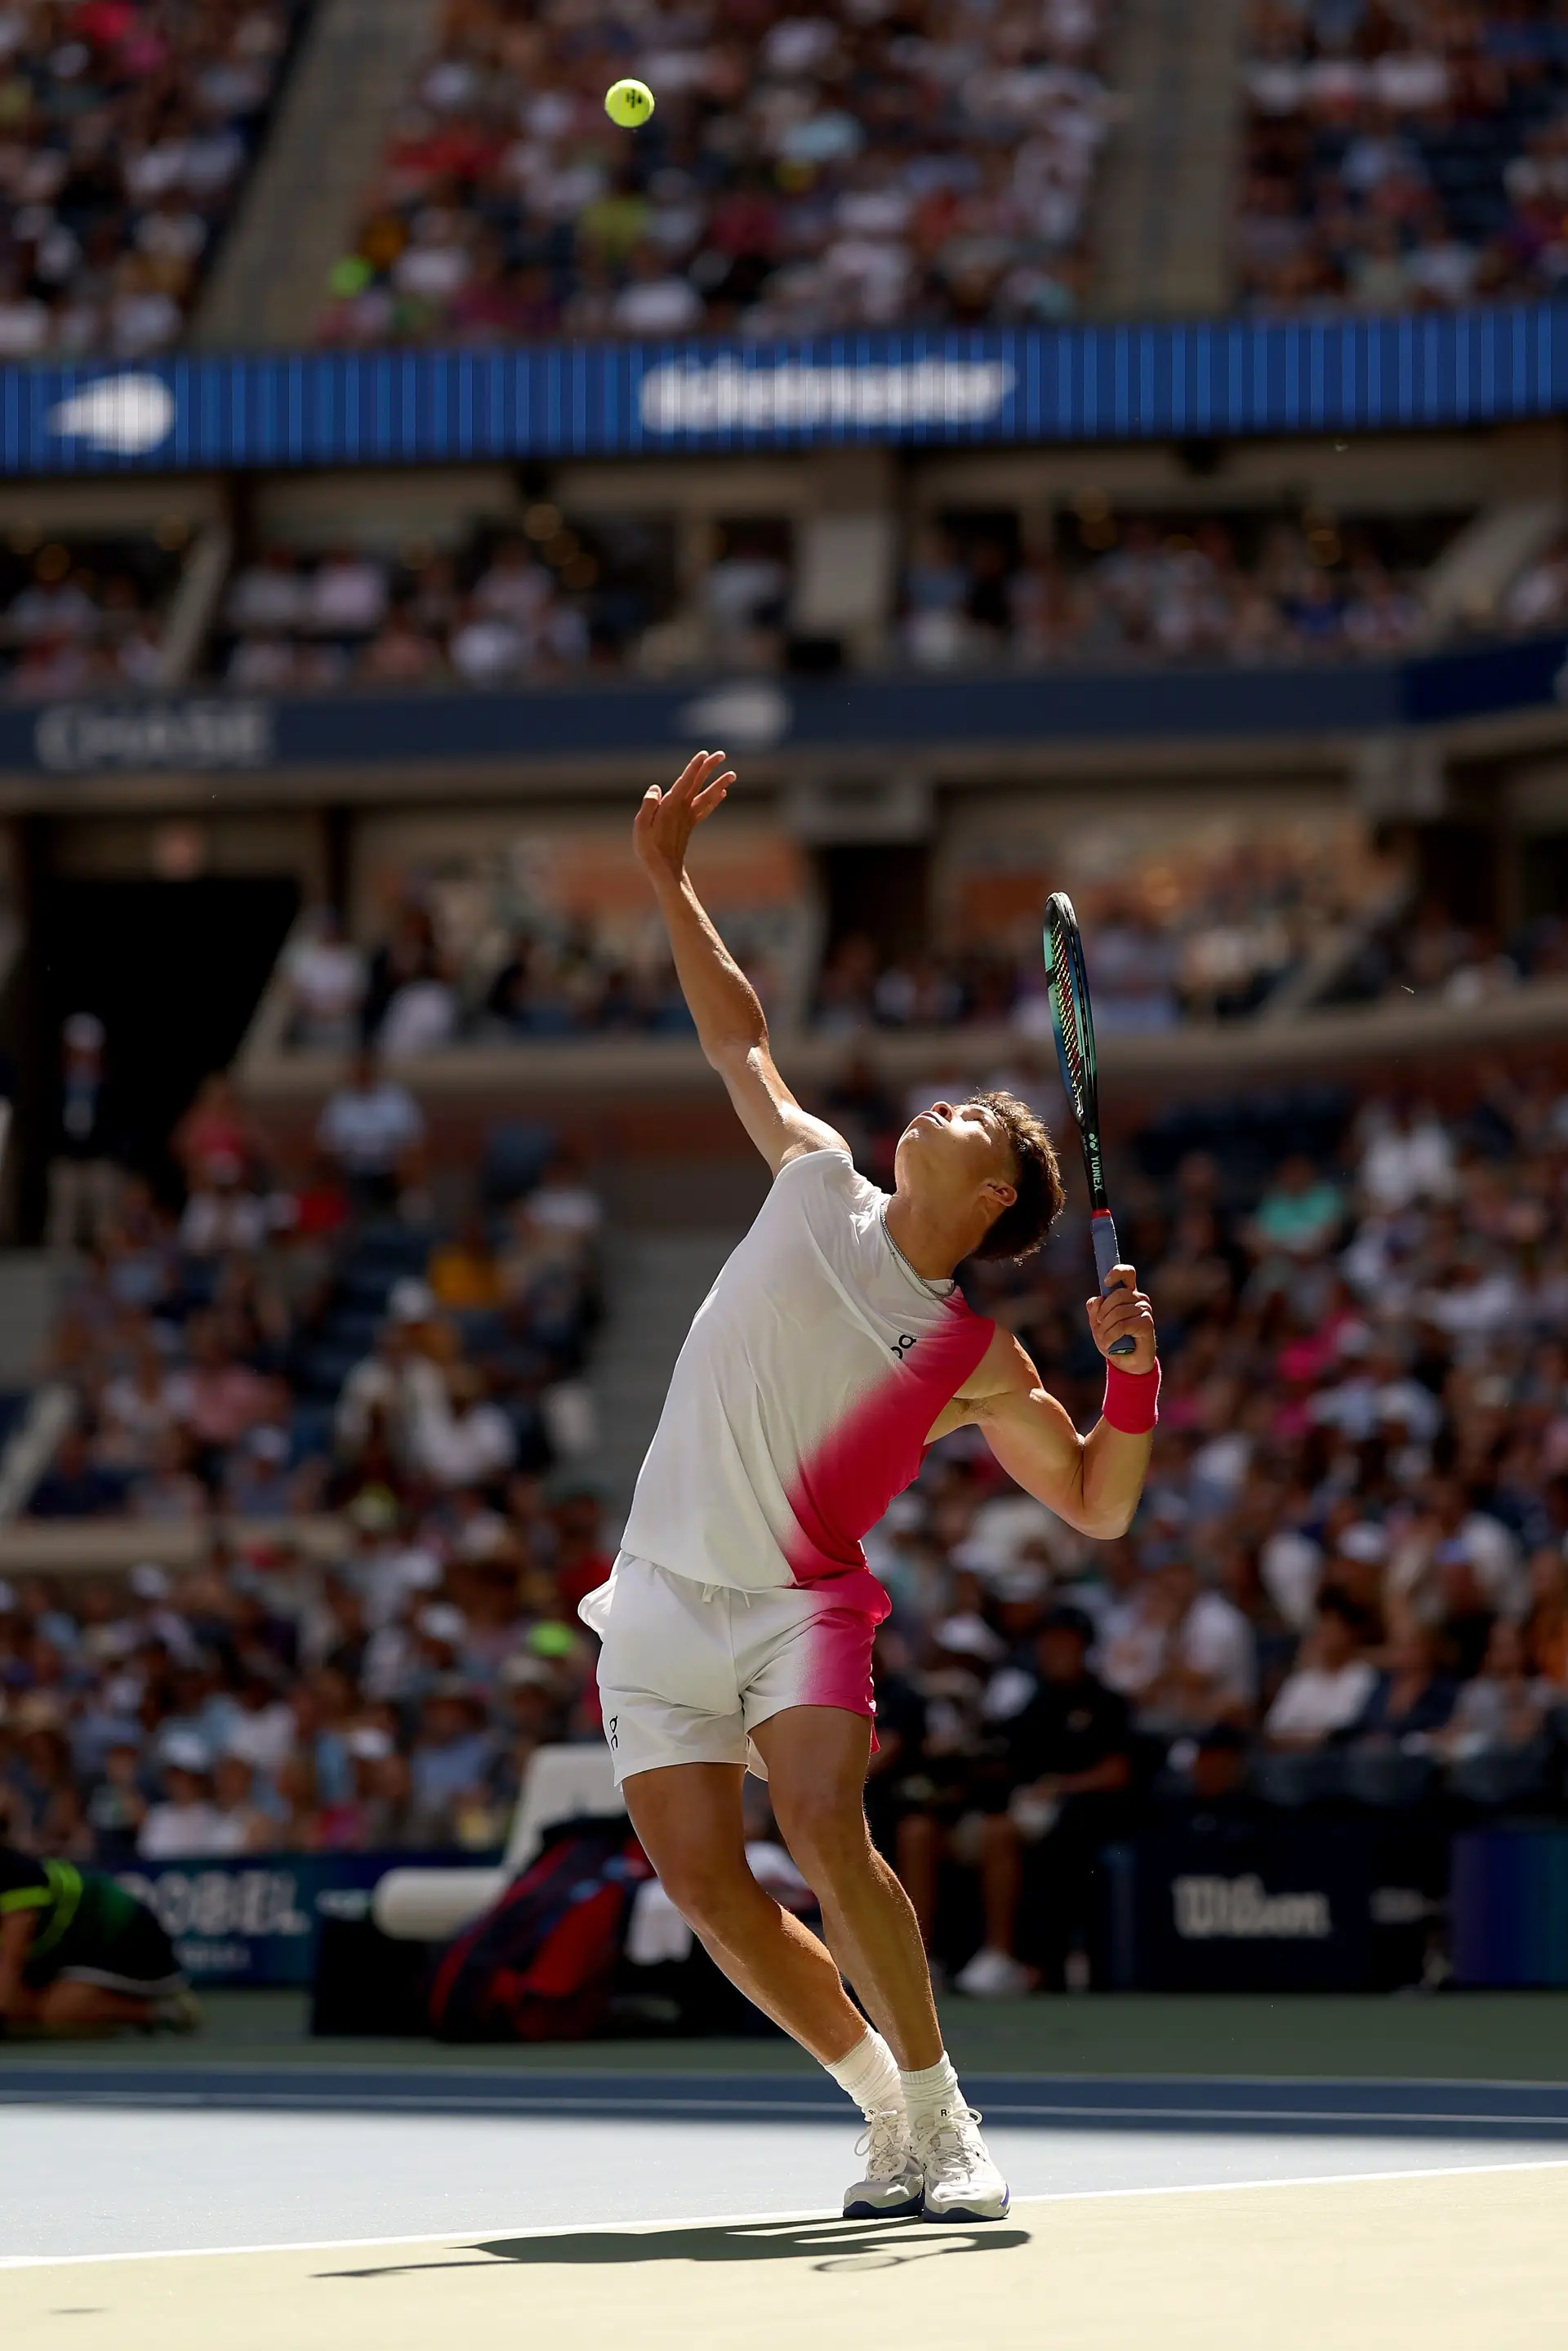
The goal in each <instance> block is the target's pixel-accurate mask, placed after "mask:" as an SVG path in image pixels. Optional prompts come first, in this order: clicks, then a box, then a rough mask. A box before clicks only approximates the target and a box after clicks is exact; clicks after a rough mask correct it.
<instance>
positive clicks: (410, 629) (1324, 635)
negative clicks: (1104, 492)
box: [210, 494, 1558, 693]
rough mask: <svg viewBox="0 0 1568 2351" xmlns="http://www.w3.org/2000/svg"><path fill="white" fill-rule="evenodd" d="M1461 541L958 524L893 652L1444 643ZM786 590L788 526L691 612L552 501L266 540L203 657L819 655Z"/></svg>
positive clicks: (921, 567) (1542, 604) (538, 669)
mask: <svg viewBox="0 0 1568 2351" xmlns="http://www.w3.org/2000/svg"><path fill="white" fill-rule="evenodd" d="M1452 527H1453V526H1452V520H1451V518H1448V517H1437V518H1433V519H1432V520H1431V521H1429V522H1427V523H1425V524H1416V525H1414V526H1412V525H1410V524H1405V525H1403V526H1394V525H1387V524H1379V523H1377V522H1375V521H1357V522H1345V521H1341V520H1340V519H1338V518H1336V517H1333V515H1330V514H1328V513H1327V512H1326V511H1323V510H1319V509H1316V508H1312V509H1309V510H1308V511H1307V512H1306V513H1305V514H1304V515H1301V516H1300V517H1292V518H1286V517H1282V516H1273V517H1266V516H1251V517H1232V518H1230V519H1229V520H1228V521H1226V522H1221V521H1218V520H1216V519H1214V518H1212V517H1210V518H1202V517H1199V518H1194V517H1190V516H1182V515H1177V516H1169V515H1167V516H1147V515H1145V516H1140V515H1124V516H1115V515H1113V514H1112V513H1111V511H1110V509H1109V507H1108V506H1106V505H1105V504H1104V502H1103V501H1102V500H1097V499H1096V498H1095V497H1094V496H1093V495H1092V494H1090V495H1089V496H1087V497H1086V498H1085V499H1084V500H1082V501H1081V503H1080V508H1079V510H1076V511H1074V512H1073V513H1071V514H1064V515H1063V517H1061V522H1060V525H1059V528H1058V529H1057V533H1056V538H1055V542H1054V544H1053V545H1052V547H1051V548H1050V549H1039V548H1030V547H1028V546H1026V545H1025V544H1024V542H1023V539H1022V537H1021V534H1020V532H1019V528H1018V527H1017V519H1016V517H996V516H990V517H977V518H974V519H972V520H971V521H969V522H965V521H964V520H963V519H962V518H957V519H955V520H954V521H953V522H952V523H951V524H950V525H942V526H933V527H932V528H928V529H926V530H925V531H924V532H923V533H921V534H920V535H919V537H918V538H917V539H916V541H915V545H914V546H913V548H912V549H911V552H910V556H909V559H908V561H907V562H906V563H905V564H904V568H903V571H902V575H901V578H900V580H899V583H898V595H897V611H896V613H895V615H894V617H893V620H892V625H891V626H890V628H889V630H888V632H887V634H886V640H885V643H884V645H883V651H882V654H881V658H882V659H883V661H884V662H891V663H895V664H899V663H906V664H909V665H911V666H913V667H915V668H917V669H927V670H944V669H955V670H969V669H983V668H988V667H996V666H998V665H1003V666H1011V667H1017V668H1023V669H1030V668H1038V667H1041V666H1049V665H1050V664H1053V663H1056V662H1061V661H1067V660H1073V661H1104V662H1118V661H1123V660H1155V661H1180V660H1193V661H1202V660H1209V661H1222V662H1238V663H1260V662H1264V661H1270V660H1291V661H1293V660H1306V659H1333V658H1338V659H1354V658H1356V657H1358V656H1361V657H1375V656H1377V655H1389V654H1394V653H1401V652H1403V651H1405V650H1406V649H1407V648H1409V647H1411V646H1414V645H1416V644H1419V643H1425V642H1427V641H1428V640H1430V639H1431V638H1432V637H1433V634H1434V631H1433V625H1432V622H1430V620H1429V618H1428V615H1427V608H1426V605H1425V603H1424V601H1423V599H1422V595H1421V572H1422V569H1424V567H1425V565H1426V564H1427V562H1429V561H1430V560H1431V559H1432V558H1433V557H1434V556H1435V555H1436V553H1437V550H1438V549H1439V548H1440V547H1441V545H1442V543H1443V540H1444V539H1445V538H1446V537H1447V536H1448V534H1449V532H1450V530H1451V528H1452ZM1535 569H1539V567H1536V568H1535ZM793 590H794V557H793V549H792V545H791V533H790V531H789V527H788V525H786V524H783V523H779V524H777V525H772V526H769V525H766V524H755V523H754V524H751V525H739V524H737V525H732V526H729V527H727V528H724V529H723V530H721V531H720V532H719V533H717V534H716V540H715V545H714V549H713V551H712V555H711V558H710V559H709V561H708V562H707V564H706V568H705V569H703V571H702V572H701V574H700V576H699V577H698V578H697V579H696V580H695V582H694V583H693V585H692V587H691V590H690V592H689V593H688V594H687V596H686V597H685V601H682V600H681V599H680V598H679V596H678V594H677V590H676V586H675V566H674V531H673V528H671V527H670V526H669V524H668V523H667V522H666V523H664V524H663V525H661V524H660V523H659V522H658V521H656V520H655V521H652V522H649V523H644V524H643V525H641V526H635V525H633V526H625V525H622V526H620V527H610V526H607V525H605V524H603V523H597V524H594V525H588V524H584V523H581V522H569V520H568V519H567V518H566V517H563V515H562V514H561V513H560V511H559V508H557V507H553V506H551V505H549V503H548V502H542V501H541V502H539V503H538V504H536V505H535V506H534V507H530V508H528V511H527V514H526V515H525V517H524V528H523V529H522V530H521V531H517V532H514V533H498V534H497V533H494V532H484V533H479V534H476V536H475V537H474V538H472V539H471V540H470V541H468V542H467V543H466V544H465V545H464V546H463V547H461V548H459V549H456V550H455V551H454V552H452V553H441V552H438V551H437V550H435V549H433V548H432V547H430V546H429V545H428V544H423V543H419V544H414V545H413V546H411V547H410V548H409V549H406V550H404V551H403V552H402V553H401V554H399V555H398V556H396V557H392V556H390V555H387V554H384V553H377V552H374V551H371V550H370V549H365V548H358V549H350V548H343V549H336V550H333V551H332V552H330V553H328V554H325V555H319V556H309V555H306V554H304V553H302V552H300V551H299V550H298V549H291V548H288V547H286V546H276V545H275V546H270V547H268V548H267V549H265V550H264V551H263V552H262V553H261V554H260V555H259V556H258V557H257V558H256V560H254V561H251V562H247V563H246V564H245V565H244V566H243V567H242V568H241V569H239V570H238V571H237V572H236V573H235V577H234V579H233V580H232V581H231V583H230V586H229V590H228V593H227V596H226V598H225V604H224V608H223V611H222V614H221V617H220V622H219V626H218V629H217V631H216V633H215V637H214V643H213V646H212V649H211V660H210V665H211V666H212V667H213V668H214V671H215V672H216V674H219V675H220V676H222V677H223V678H225V680H226V682H227V683H228V684H232V685H235V686H238V687H242V688H245V689H246V690H249V691H252V692H263V693H267V692H271V693H278V692H287V691H295V692H299V691H312V690H316V689H319V688H321V687H323V686H333V685H340V684H361V685H365V686H370V687H375V686H380V687H382V688H385V687H388V686H392V687H396V686H419V685H432V684H447V685H472V686H487V685H505V684H517V683H527V684H549V683H552V682H561V681H567V680H570V679H571V678H573V677H580V676H581V675H583V674H585V673H588V672H591V671H598V670H601V669H605V668H623V669H631V670H636V671H641V672H643V674H649V675H662V674H671V673H674V672H678V671H680V670H683V669H695V668H702V667H704V666H713V665H715V664H717V665H720V666H722V667H725V668H730V669H743V670H744V669H759V670H779V669H785V668H789V667H790V666H796V667H802V666H810V665H811V664H813V663H816V664H821V659H822V649H821V646H820V644H818V643H815V642H814V641H806V640H801V639H800V637H799V636H798V635H797V633H796V632H794V631H793V628H792V624H791V619H790V608H791V602H792V597H793ZM1538 607H1539V608H1540V610H1539V611H1538V610H1537V608H1538ZM1557 617H1558V606H1557V604H1556V603H1555V602H1552V601H1551V600H1550V598H1547V597H1545V596H1544V595H1543V593H1542V589H1541V587H1540V585H1539V583H1538V582H1537V581H1536V580H1535V572H1534V569H1532V571H1531V572H1530V573H1528V574H1526V575H1525V579H1524V580H1522V581H1521V593H1520V595H1519V596H1517V597H1516V598H1515V599H1514V600H1513V601H1511V603H1510V605H1509V608H1508V610H1507V611H1506V612H1505V614H1504V615H1503V619H1504V622H1505V624H1506V625H1507V626H1508V627H1509V628H1510V629H1515V628H1517V629H1529V628H1531V627H1538V626H1545V625H1549V624H1550V623H1551V622H1552V621H1553V620H1555V619H1556V618H1557Z"/></svg>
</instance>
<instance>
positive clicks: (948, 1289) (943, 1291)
mask: <svg viewBox="0 0 1568 2351" xmlns="http://www.w3.org/2000/svg"><path fill="white" fill-rule="evenodd" d="M882 1228H883V1232H884V1233H886V1234H887V1245H888V1247H889V1249H891V1250H892V1251H893V1254H894V1257H895V1258H896V1259H898V1262H899V1264H900V1265H901V1266H902V1267H903V1268H904V1271H905V1273H906V1274H908V1276H909V1278H910V1280H912V1281H917V1282H918V1283H919V1284H920V1287H921V1289H922V1290H929V1291H930V1293H931V1295H932V1297H933V1298H951V1297H952V1295H953V1292H954V1291H955V1290H956V1289H957V1287H958V1283H957V1278H956V1275H954V1274H949V1275H948V1277H947V1279H946V1281H927V1280H926V1279H925V1275H924V1274H923V1273H920V1272H918V1271H917V1270H916V1269H915V1267H914V1266H912V1265H911V1264H910V1262H909V1259H907V1258H906V1257H905V1256H904V1251H903V1250H902V1249H900V1248H899V1246H898V1243H897V1242H896V1241H895V1240H894V1238H893V1233H892V1231H891V1229H890V1228H889V1225H888V1221H887V1211H886V1210H885V1208H884V1209H883V1217H882Z"/></svg>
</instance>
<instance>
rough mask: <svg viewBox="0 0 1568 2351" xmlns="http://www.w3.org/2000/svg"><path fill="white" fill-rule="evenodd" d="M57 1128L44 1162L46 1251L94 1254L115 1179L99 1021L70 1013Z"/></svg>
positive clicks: (110, 1209)
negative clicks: (76, 1250)
mask: <svg viewBox="0 0 1568 2351" xmlns="http://www.w3.org/2000/svg"><path fill="white" fill-rule="evenodd" d="M60 1041H61V1048H62V1052H61V1061H62V1069H61V1076H60V1111H59V1124H58V1128H57V1135H56V1142H55V1152H54V1156H53V1158H52V1159H51V1160H50V1162H49V1209H48V1225H47V1240H48V1245H49V1247H50V1248H51V1249H74V1248H76V1247H77V1246H78V1243H80V1244H82V1245H83V1246H85V1247H86V1248H89V1249H95V1248H96V1247H97V1246H98V1244H99V1241H100V1240H101V1238H102V1237H103V1233H104V1230H105V1228H106V1227H107V1226H108V1224H109V1222H110V1218H111V1217H112V1216H113V1214H114V1207H115V1201H116V1198H117V1196H118V1193H119V1186H120V1175H119V1170H118V1169H117V1167H116V1166H115V1164H114V1157H113V1138H112V1135H111V1134H110V1124H109V1113H110V1105H109V1100H108V1093H107V1082H108V1081H107V1071H106V1068H105V1058H104V1048H105V1044H106V1041H107V1039H106V1032H105V1029H104V1025H103V1022H102V1021H101V1020H100V1019H99V1017H98V1015H97V1013H96V1012H73V1013H72V1014H71V1016H70V1018H69V1019H68V1021H67V1022H66V1023H65V1026H64V1028H63V1029H62V1030H61V1036H60Z"/></svg>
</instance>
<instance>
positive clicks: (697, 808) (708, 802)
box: [692, 775, 735, 816]
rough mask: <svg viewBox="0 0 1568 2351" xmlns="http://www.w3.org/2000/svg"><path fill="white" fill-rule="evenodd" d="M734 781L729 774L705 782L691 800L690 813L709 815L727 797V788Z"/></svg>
mask: <svg viewBox="0 0 1568 2351" xmlns="http://www.w3.org/2000/svg"><path fill="white" fill-rule="evenodd" d="M734 781H735V778H734V777H733V776H730V775H726V776H716V777H715V778H714V780H713V782H712V783H711V784H705V785H704V786H703V789H702V790H701V791H700V792H699V793H698V794H697V796H696V798H695V800H693V802H692V814H693V815H694V816H711V815H712V814H713V812H714V810H715V809H716V808H717V807H718V806H719V804H720V802H721V801H723V800H725V799H727V798H728V795H729V788H730V786H731V784H733V783H734Z"/></svg>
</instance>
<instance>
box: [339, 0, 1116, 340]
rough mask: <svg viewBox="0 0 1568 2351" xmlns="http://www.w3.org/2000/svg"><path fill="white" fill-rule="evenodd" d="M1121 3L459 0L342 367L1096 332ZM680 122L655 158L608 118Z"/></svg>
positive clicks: (369, 245)
mask: <svg viewBox="0 0 1568 2351" xmlns="http://www.w3.org/2000/svg"><path fill="white" fill-rule="evenodd" d="M1102 28H1103V26H1102V9H1101V6H1100V5H1099V0H1036V5H1033V6H1032V7H1030V8H1006V9H996V10H992V9H989V8H985V7H979V6H973V5H948V0H900V5H896V6H895V5H893V0H846V5H844V6H842V7H840V8H833V9H831V10H828V9H823V10H821V11H819V12H817V13H816V14H810V13H806V12H803V11H797V10H794V9H792V8H790V7H789V6H788V5H783V0H727V5H725V6H724V7H723V8H722V9H721V8H719V7H716V6H714V5H712V0H688V5H681V6H676V7H672V8H670V9H668V10H666V11H664V12H663V13H662V14H661V13H658V12H655V11H653V10H652V9H650V10H648V11H646V12H641V11H640V12H639V13H638V14H637V15H636V16H630V15H628V13H627V12H626V11H624V10H621V9H616V8H613V7H612V6H610V5H605V0H591V5H588V6H586V7H585V6H581V5H577V0H547V5H543V6H540V7H537V8H536V7H532V6H529V7H524V6H523V5H519V0H452V5H448V7H447V8H446V10H445V16H444V26H443V30H442V35H441V38H440V41H439V44H438V46H437V47H436V50H435V53H434V56H433V57H430V58H429V59H428V60H427V62H426V63H425V64H424V66H423V69H422V71H421V73H420V75H419V78H418V81H417V85H416V87H415V88H414V89H413V90H412V91H411V92H410V94H409V100H408V103H407V105H406V106H405V108H404V109H403V110H402V114H401V115H400V116H399V118H398V119H397V120H396V123H395V125H394V127H393V131H392V138H391V141H390V142H389V145H388V148H387V151H386V154H385V157H384V160H383V163H382V175H381V181H380V184H379V186H378V187H377V189H376V190H375V191H374V192H373V194H372V197H371V201H370V203H369V204H368V206H367V209H366V213H365V215H364V220H363V223H362V225H361V231H360V236H359V241H358V244H357V246H356V247H355V249H354V251H353V252H352V253H351V254H350V255H346V256H344V258H343V260H342V262H341V263H340V265H339V266H338V268H337V270H336V272H335V273H334V280H333V300H332V303H331V306H330V308H329V310H328V312H327V314H326V316H325V318H324V319H323V322H322V329H321V331H322V334H323V337H324V338H325V339H326V340H329V341H335V342H349V343H381V342H385V341H388V340H394V341H407V340H420V339H422V338H427V337H428V338H440V339H441V340H446V341H451V340H459V341H468V342H498V341H507V340H514V339H515V338H517V337H518V336H531V335H549V334H557V333H565V334H572V335H605V334H626V335H644V336H653V337H657V336H665V335H683V334H690V333H694V332H698V331H706V332H727V331H737V332H740V333H742V334H745V335H747V336H756V337H762V336H776V335H799V334H812V333H817V332H819V331H821V330H823V329H834V328H853V327H860V326H883V325H888V324H891V323H894V322H897V321H904V320H910V321H920V322H937V323H941V322H947V321H956V322H960V323H964V322H969V321H978V320H984V319H1040V318H1045V319H1052V318H1060V317H1061V316H1063V315H1066V314H1068V313H1071V310H1072V309H1073V308H1074V307H1075V305H1076V303H1077V300H1078V298H1079V294H1080V290H1081V286H1082V275H1083V268H1084V222H1085V212H1086V206H1087V199H1088V195H1089V192H1090V188H1091V185H1092V178H1093V172H1094V164H1095V159H1096V156H1097V154H1098V152H1099V149H1100V147H1101V144H1102V142H1103V139H1104V136H1105V133H1106V130H1107V127H1108V124H1109V120H1110V111H1111V110H1110V104H1109V100H1108V98H1107V93H1106V91H1105V89H1104V87H1103V83H1102V81H1101V79H1100V76H1099V73H1098V71H1097V70H1096V65H1097V58H1098V53H1099V47H1100V41H1101V34H1102ZM626 74H636V75H638V76H639V77H641V78H643V79H645V80H646V81H647V82H648V84H649V85H650V87H651V88H652V89H653V92H654V95H655V98H656V100H657V111H656V112H655V114H654V115H653V120H652V121H651V122H650V123H649V124H648V125H647V126H646V127H645V128H643V130H641V131H639V132H638V133H637V134H636V136H635V137H634V138H629V137H628V135H627V134H626V133H625V132H624V131H616V130H615V129H614V128H613V127H612V125H611V124H610V123H609V122H608V121H607V120H606V118H605V115H604V111H603V94H604V91H605V90H606V89H607V88H608V87H609V86H610V84H611V83H612V82H613V81H615V80H616V79H618V78H620V77H622V75H626Z"/></svg>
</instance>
